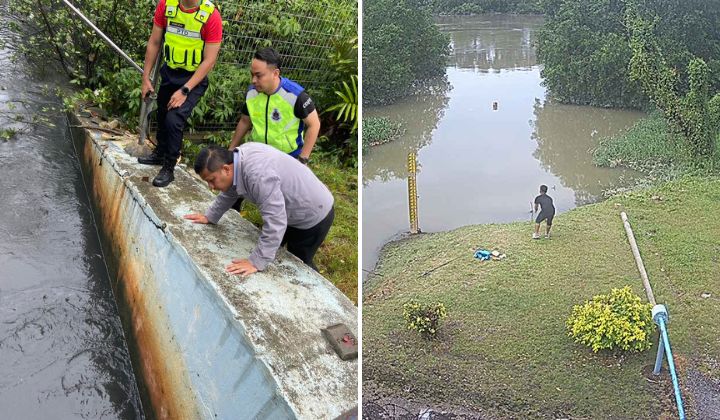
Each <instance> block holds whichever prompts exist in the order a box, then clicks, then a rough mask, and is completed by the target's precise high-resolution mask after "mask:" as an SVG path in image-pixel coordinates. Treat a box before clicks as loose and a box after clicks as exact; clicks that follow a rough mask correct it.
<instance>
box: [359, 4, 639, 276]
mask: <svg viewBox="0 0 720 420" xmlns="http://www.w3.org/2000/svg"><path fill="white" fill-rule="evenodd" d="M438 22H439V26H440V28H441V30H442V31H444V32H446V33H448V34H449V35H450V39H451V44H452V47H453V52H452V54H451V57H450V65H449V67H448V69H447V81H446V82H439V83H437V84H435V85H434V86H432V88H431V89H429V90H428V91H429V92H424V93H422V94H420V95H417V96H414V97H411V98H407V99H405V100H403V101H401V102H399V103H396V104H393V105H390V106H384V107H365V108H364V109H363V112H364V116H366V117H368V116H388V117H390V118H392V119H394V120H396V121H400V122H402V123H403V125H404V127H405V129H406V130H407V131H406V133H405V134H404V135H403V136H402V138H400V139H398V140H396V141H394V142H392V143H389V144H385V145H382V146H377V147H373V148H371V150H370V151H369V152H367V153H365V154H364V155H363V209H362V211H363V245H362V247H363V269H365V270H372V268H373V267H374V265H375V262H376V261H377V255H378V252H379V251H380V248H381V247H382V245H383V244H384V243H385V242H387V241H388V240H390V239H392V238H393V237H394V236H396V235H398V234H400V233H402V232H407V231H408V229H409V222H408V204H407V202H408V199H407V169H406V165H407V154H408V153H409V152H416V153H417V161H418V174H417V185H418V195H419V199H418V209H419V212H418V213H419V221H420V223H419V224H420V229H421V230H422V231H424V232H434V231H443V230H448V229H453V228H456V227H459V226H463V225H468V224H478V223H493V222H509V221H516V220H528V221H529V220H530V216H531V215H530V203H531V201H532V200H533V199H534V198H535V196H536V195H537V194H538V188H539V186H540V184H547V185H548V186H549V187H550V190H549V192H548V194H549V195H550V196H551V197H553V199H554V200H555V207H556V208H557V210H558V211H559V212H563V211H566V210H568V209H571V208H573V207H576V206H579V205H583V204H587V203H591V202H593V201H596V200H598V199H599V198H601V193H602V191H603V190H606V189H609V188H613V187H617V186H622V185H626V184H629V183H630V182H631V181H632V178H633V177H634V176H636V175H637V174H635V173H633V172H630V171H625V170H620V169H607V168H598V167H596V166H594V165H593V164H592V156H591V153H590V150H591V149H592V148H594V147H595V146H596V144H597V141H598V139H599V138H600V137H603V136H607V135H612V134H615V133H618V132H620V131H622V130H624V129H626V128H628V127H629V126H631V125H632V124H633V123H634V122H635V121H637V120H638V119H639V118H640V117H641V116H642V115H643V114H641V113H639V112H633V111H623V110H608V109H602V108H593V107H584V106H569V105H560V104H556V103H552V102H550V101H548V100H547V92H546V89H545V88H544V87H543V86H542V79H541V77H540V69H541V68H540V66H539V65H538V64H537V61H536V57H535V52H534V50H533V47H532V45H533V42H534V40H535V36H536V31H537V30H538V29H539V28H540V26H541V24H542V20H541V19H540V18H537V17H527V16H502V15H492V16H476V17H452V18H443V19H441V20H439V21H438ZM493 102H497V104H498V109H497V110H493ZM561 231H562V226H561V225H558V226H557V233H558V234H561ZM530 235H531V230H530V224H529V222H528V237H530Z"/></svg>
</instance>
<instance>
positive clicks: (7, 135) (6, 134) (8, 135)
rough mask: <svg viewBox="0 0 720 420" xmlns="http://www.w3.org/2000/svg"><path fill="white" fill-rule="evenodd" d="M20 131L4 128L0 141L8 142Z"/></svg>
mask: <svg viewBox="0 0 720 420" xmlns="http://www.w3.org/2000/svg"><path fill="white" fill-rule="evenodd" d="M17 133H18V131H17V130H16V129H14V128H3V129H0V139H2V140H3V141H8V140H10V139H12V138H14V137H15V136H16V135H17Z"/></svg>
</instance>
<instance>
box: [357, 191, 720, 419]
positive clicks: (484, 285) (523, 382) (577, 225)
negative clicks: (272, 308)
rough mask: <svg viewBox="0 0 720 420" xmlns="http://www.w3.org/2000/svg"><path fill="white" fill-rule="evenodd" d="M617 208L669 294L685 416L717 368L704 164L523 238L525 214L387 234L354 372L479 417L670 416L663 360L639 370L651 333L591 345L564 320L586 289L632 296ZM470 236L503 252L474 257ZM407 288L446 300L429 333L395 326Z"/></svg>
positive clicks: (715, 258) (717, 272) (716, 301)
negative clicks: (637, 342) (632, 345)
mask: <svg viewBox="0 0 720 420" xmlns="http://www.w3.org/2000/svg"><path fill="white" fill-rule="evenodd" d="M623 210H624V211H626V212H627V213H628V215H629V218H630V222H631V223H632V226H633V230H634V231H635V236H636V239H637V241H638V245H639V247H640V251H641V254H642V256H643V258H644V260H645V265H646V269H647V271H648V274H649V276H650V281H651V283H652V285H653V289H654V293H655V297H656V299H657V300H658V302H659V303H665V304H667V305H668V308H669V312H670V317H671V323H670V324H669V331H670V339H671V342H672V345H673V350H674V352H675V356H676V357H675V360H676V363H677V364H678V368H679V372H680V382H681V384H682V386H683V387H684V397H685V400H686V405H687V409H688V411H689V413H690V416H689V417H688V418H698V417H699V415H698V414H697V413H698V409H699V408H701V406H702V405H703V404H705V402H704V399H706V397H707V395H704V394H703V389H705V390H706V391H707V388H708V387H707V386H704V385H703V384H705V385H707V384H716V385H717V384H718V383H719V382H718V381H720V364H719V363H718V362H717V360H718V359H720V339H719V338H718V337H720V325H719V324H718V323H717V315H716V314H717V313H718V310H720V240H719V239H718V234H719V233H720V217H718V215H720V178H717V177H705V178H700V177H683V178H681V179H678V180H675V181H671V182H669V183H665V184H663V185H661V186H659V187H655V188H653V189H649V190H643V191H638V192H632V193H627V194H624V195H620V196H616V197H613V198H611V199H609V200H607V201H605V202H602V203H598V204H593V205H589V206H585V207H581V208H577V209H574V210H571V211H569V212H567V213H564V214H560V215H558V216H557V217H556V218H555V227H554V232H553V233H554V236H553V237H552V238H551V239H542V240H537V241H533V240H531V239H530V236H531V224H530V222H529V221H528V222H517V223H511V224H502V225H480V226H468V227H464V228H460V229H457V230H454V231H451V232H446V233H438V234H424V235H419V236H414V237H411V238H409V239H405V240H402V241H399V242H395V243H391V244H389V245H387V246H386V247H385V248H384V250H383V253H382V256H381V258H380V261H379V263H378V265H377V268H376V274H375V275H374V276H373V277H372V278H371V279H370V280H369V284H368V286H367V287H366V288H365V289H364V290H365V291H364V293H365V296H364V305H363V377H364V381H366V384H369V385H371V386H372V388H373V389H377V390H378V392H377V393H378V394H380V395H383V396H394V397H397V398H398V399H400V400H406V401H422V402H423V403H425V404H427V405H433V404H442V405H445V406H448V405H449V406H453V407H459V408H462V409H465V410H471V411H473V412H476V413H482V414H483V415H484V416H486V417H490V418H494V417H497V418H522V419H525V418H561V417H565V418H567V417H571V418H622V419H630V418H633V419H636V418H653V419H655V418H666V416H667V418H672V416H673V413H674V412H675V405H674V399H673V397H672V387H671V385H670V383H669V380H668V375H667V369H665V370H664V375H662V376H661V377H660V378H655V377H653V376H652V375H651V374H649V372H650V370H651V369H652V365H653V363H654V359H655V351H656V349H657V348H656V343H657V337H656V336H654V337H653V346H652V348H651V349H650V350H648V351H645V352H642V353H620V352H600V353H597V354H595V353H592V351H590V350H589V349H588V348H585V347H583V346H582V345H580V344H576V343H573V341H572V339H570V338H569V337H568V336H567V332H566V327H565V320H566V319H567V317H568V316H569V314H570V312H571V310H572V306H573V305H575V304H579V303H582V302H583V301H585V300H586V299H590V298H592V297H593V296H594V295H596V294H601V293H607V292H609V291H610V289H611V288H615V287H622V286H624V285H630V286H632V288H633V289H634V291H635V292H636V293H637V294H639V295H640V296H642V297H643V298H645V294H644V291H643V288H642V282H641V280H640V278H639V275H638V272H637V268H636V266H635V262H634V260H633V257H632V253H631V250H630V247H629V245H628V242H627V238H626V236H625V231H624V229H623V225H622V222H621V220H620V216H619V214H620V211H623ZM478 247H484V248H498V249H499V250H501V251H502V252H504V253H506V254H507V258H506V259H504V260H501V261H490V262H480V261H478V260H475V259H474V258H473V250H474V249H476V248H478ZM707 293H710V296H709V297H703V296H707V295H706V294H707ZM704 294H705V295H704ZM411 298H414V299H418V300H421V301H427V302H430V301H440V302H443V303H444V304H445V306H446V307H447V310H448V318H447V319H446V321H445V323H444V325H443V327H441V329H440V333H439V335H438V337H437V339H435V340H425V339H423V338H421V337H420V336H419V335H418V334H416V333H415V332H413V331H408V330H406V329H405V326H404V322H403V319H402V304H403V303H404V302H406V301H407V300H409V299H411ZM698 384H700V385H698ZM706 391H705V392H706ZM366 398H367V396H366ZM675 415H676V414H675ZM693 415H694V417H692V416H693Z"/></svg>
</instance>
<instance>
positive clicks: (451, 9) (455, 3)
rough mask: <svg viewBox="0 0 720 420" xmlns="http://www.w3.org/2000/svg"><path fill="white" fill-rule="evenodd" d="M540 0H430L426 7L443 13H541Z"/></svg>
mask: <svg viewBox="0 0 720 420" xmlns="http://www.w3.org/2000/svg"><path fill="white" fill-rule="evenodd" d="M540 3H541V2H540V0H430V1H428V4H427V5H426V7H428V8H430V10H431V11H432V12H433V13H437V14H442V15H476V14H480V13H541V12H542V7H541V4H540Z"/></svg>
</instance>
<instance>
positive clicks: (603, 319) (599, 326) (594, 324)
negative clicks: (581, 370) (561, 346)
mask: <svg viewBox="0 0 720 420" xmlns="http://www.w3.org/2000/svg"><path fill="white" fill-rule="evenodd" d="M651 310H652V305H650V304H649V303H643V302H642V300H641V299H640V297H638V296H637V295H636V294H634V293H633V292H632V290H630V286H625V287H624V288H622V289H612V292H610V294H609V295H597V296H595V297H593V299H592V300H590V301H585V304H584V305H575V306H574V307H573V312H572V314H571V315H570V318H568V320H567V328H568V335H569V336H570V337H572V338H574V339H575V342H578V343H582V344H585V345H586V346H588V347H590V348H591V349H592V350H593V351H594V352H597V351H599V350H601V349H608V350H610V349H614V348H616V347H617V348H620V349H623V350H632V351H643V350H647V349H649V348H650V346H651V342H650V334H652V331H653V329H654V326H653V321H652V315H651Z"/></svg>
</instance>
